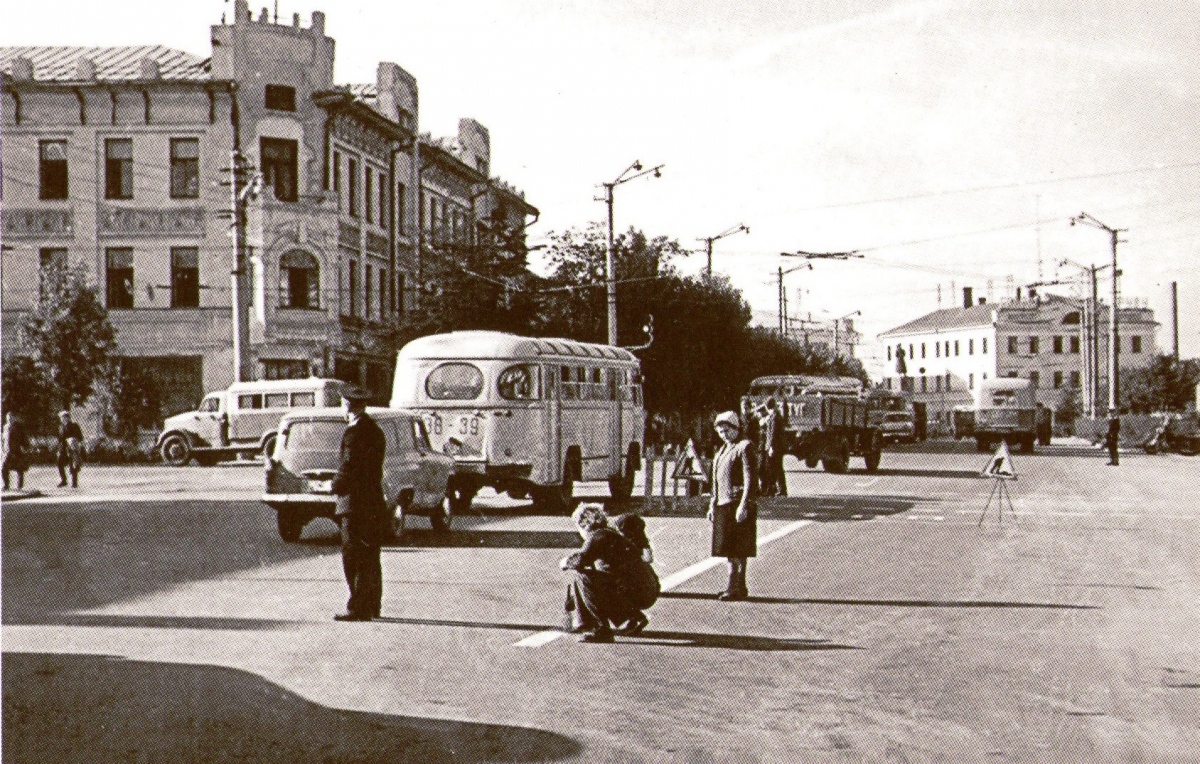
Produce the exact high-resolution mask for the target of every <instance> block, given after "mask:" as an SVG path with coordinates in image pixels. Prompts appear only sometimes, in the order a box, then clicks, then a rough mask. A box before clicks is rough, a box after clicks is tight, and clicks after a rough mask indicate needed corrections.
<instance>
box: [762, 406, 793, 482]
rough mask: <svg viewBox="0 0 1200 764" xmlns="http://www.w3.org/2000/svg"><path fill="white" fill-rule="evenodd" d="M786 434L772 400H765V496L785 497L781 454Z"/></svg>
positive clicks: (784, 478)
mask: <svg viewBox="0 0 1200 764" xmlns="http://www.w3.org/2000/svg"><path fill="white" fill-rule="evenodd" d="M786 437H787V433H786V431H785V429H784V421H783V415H782V414H780V413H779V409H778V407H777V406H776V404H775V399H774V398H768V399H767V411H766V414H765V415H764V416H763V425H762V449H761V451H762V454H763V465H762V478H761V480H760V482H761V483H762V488H763V490H762V493H763V495H765V496H787V475H786V474H785V473H784V471H783V452H784V450H785V449H786Z"/></svg>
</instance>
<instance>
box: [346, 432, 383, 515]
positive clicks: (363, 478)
mask: <svg viewBox="0 0 1200 764" xmlns="http://www.w3.org/2000/svg"><path fill="white" fill-rule="evenodd" d="M386 455H387V440H386V439H385V438H384V435H383V430H382V429H380V427H379V425H378V424H376V422H375V420H374V419H371V417H369V416H367V415H366V414H363V415H362V416H360V417H359V418H358V421H356V422H355V423H354V424H352V425H350V426H349V427H347V428H346V431H345V432H344V433H342V446H341V462H340V463H339V464H338V471H337V476H336V477H334V479H333V492H334V494H336V495H338V496H345V497H346V498H347V499H348V501H346V502H341V503H340V504H339V506H338V514H339V515H351V516H363V517H370V516H382V515H384V514H386V513H387V508H386V503H385V502H384V499H383V460H384V457H385V456H386Z"/></svg>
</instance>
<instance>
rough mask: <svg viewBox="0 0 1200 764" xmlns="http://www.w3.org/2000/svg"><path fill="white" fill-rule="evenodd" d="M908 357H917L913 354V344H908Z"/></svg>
mask: <svg viewBox="0 0 1200 764" xmlns="http://www.w3.org/2000/svg"><path fill="white" fill-rule="evenodd" d="M908 357H909V358H916V356H915V355H913V346H912V345H909V346H908Z"/></svg>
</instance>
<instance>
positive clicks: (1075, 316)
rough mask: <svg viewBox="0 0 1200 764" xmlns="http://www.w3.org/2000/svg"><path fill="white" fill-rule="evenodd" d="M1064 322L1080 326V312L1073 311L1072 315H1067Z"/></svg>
mask: <svg viewBox="0 0 1200 764" xmlns="http://www.w3.org/2000/svg"><path fill="white" fill-rule="evenodd" d="M1062 322H1063V323H1064V324H1075V325H1076V326H1078V325H1079V311H1077V310H1073V311H1071V312H1070V313H1068V314H1067V315H1065V316H1063V320H1062Z"/></svg>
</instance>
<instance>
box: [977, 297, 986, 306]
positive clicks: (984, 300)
mask: <svg viewBox="0 0 1200 764" xmlns="http://www.w3.org/2000/svg"><path fill="white" fill-rule="evenodd" d="M979 304H980V305H987V298H986V297H980V298H979Z"/></svg>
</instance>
